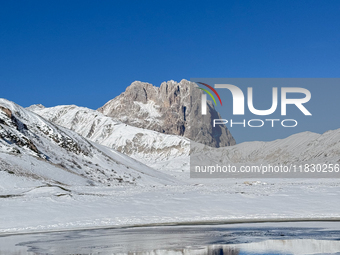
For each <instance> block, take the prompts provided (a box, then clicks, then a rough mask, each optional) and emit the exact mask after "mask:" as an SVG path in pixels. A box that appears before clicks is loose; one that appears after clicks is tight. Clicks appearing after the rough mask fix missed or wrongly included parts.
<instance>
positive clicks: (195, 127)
mask: <svg viewBox="0 0 340 255" xmlns="http://www.w3.org/2000/svg"><path fill="white" fill-rule="evenodd" d="M195 87H197V85H196V84H195V83H192V82H189V81H187V80H182V81H181V82H179V83H177V82H175V81H168V82H163V83H162V84H161V86H160V87H155V86H153V85H152V84H149V83H145V82H140V81H135V82H133V83H132V84H131V85H130V86H129V87H127V88H126V91H125V92H123V93H122V94H121V95H119V96H118V97H116V98H114V99H112V100H110V101H109V102H107V103H106V104H105V105H104V106H102V107H101V108H99V109H98V111H99V112H102V113H103V114H104V115H107V116H109V117H112V118H115V119H117V120H119V121H121V122H123V123H126V124H129V125H132V126H136V127H140V128H145V129H150V130H154V131H158V132H161V133H165V134H174V135H180V136H184V137H187V138H189V139H191V140H193V141H196V142H199V143H202V144H205V145H209V146H211V147H224V146H230V145H234V144H235V140H234V138H233V137H232V135H231V134H230V132H229V130H228V129H227V128H226V126H225V125H219V126H216V127H215V128H213V127H212V121H213V119H218V118H221V117H220V115H219V113H218V112H217V111H216V110H215V108H214V106H213V104H212V103H211V102H210V101H208V107H207V115H201V95H202V93H203V92H202V91H201V90H199V89H197V88H195Z"/></svg>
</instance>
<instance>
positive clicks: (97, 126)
mask: <svg viewBox="0 0 340 255" xmlns="http://www.w3.org/2000/svg"><path fill="white" fill-rule="evenodd" d="M34 112H36V113H37V114H39V115H41V116H43V117H44V118H46V119H48V120H50V121H52V122H54V123H56V124H58V125H61V126H64V127H66V128H69V129H71V130H74V131H76V132H77V133H79V134H80V135H82V136H84V137H87V138H88V139H90V140H92V141H94V142H97V143H99V144H102V145H105V146H108V147H111V148H114V149H115V150H118V151H120V152H122V153H124V154H128V155H130V156H131V157H133V158H135V159H137V160H139V161H142V162H143V163H145V164H147V165H149V166H151V167H153V168H156V169H159V170H162V171H182V170H185V171H189V167H188V166H189V151H190V142H189V140H188V139H187V138H184V137H181V136H176V135H166V134H162V133H159V132H156V131H151V130H147V129H142V128H137V127H133V126H129V125H126V124H124V123H121V122H119V121H116V120H114V119H113V118H111V117H107V116H104V115H103V114H101V113H99V112H97V111H94V110H91V109H88V108H84V107H77V106H74V105H71V106H56V107H52V108H41V107H40V108H35V109H34ZM191 143H192V149H193V153H194V154H195V153H197V155H199V154H201V153H202V151H203V152H204V154H205V156H206V157H207V158H208V159H210V160H211V161H212V162H213V161H214V160H216V158H218V159H223V160H224V162H225V163H235V164H237V163H253V164H255V163H273V164H274V163H278V162H280V163H282V164H288V163H299V162H316V163H317V162H319V163H320V162H322V163H327V162H333V163H334V162H339V160H340V158H339V155H340V129H338V130H331V131H328V132H325V133H324V134H317V133H313V132H302V133H298V134H294V135H292V136H290V137H287V138H285V139H278V140H275V141H270V142H245V143H241V144H238V145H234V146H229V147H221V148H212V147H209V146H206V145H203V144H199V143H195V142H191ZM174 159H176V160H174Z"/></svg>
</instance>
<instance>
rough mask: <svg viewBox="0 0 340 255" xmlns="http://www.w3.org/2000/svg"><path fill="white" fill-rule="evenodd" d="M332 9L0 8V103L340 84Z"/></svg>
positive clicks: (338, 12) (84, 101)
mask: <svg viewBox="0 0 340 255" xmlns="http://www.w3.org/2000/svg"><path fill="white" fill-rule="evenodd" d="M339 17H340V1H338V0H327V1H322V0H320V1H313V0H308V1H296V0H294V1H290V0H285V1H282V0H279V1H277V0H268V1H262V0H258V1H242V0H240V1H225V0H224V1H209V2H208V1H176V0H171V1H170V0H169V1H139V0H138V1H85V0H82V1H72V0H68V1H63V0H58V1H52V0H49V1H46V0H44V1H39V0H35V1H24V0H23V1H16V0H13V1H3V0H1V7H0V32H1V33H0V84H1V95H0V97H4V98H7V99H9V100H12V101H14V102H16V103H18V104H20V105H22V106H29V105H31V104H35V103H41V104H43V105H45V106H55V105H61V104H76V105H79V106H86V107H89V108H92V109H96V108H98V107H100V106H102V105H103V104H104V103H105V102H107V101H108V100H110V99H112V98H114V97H115V96H117V95H119V94H120V93H121V92H123V91H124V90H125V88H126V87H127V86H128V85H129V84H130V83H131V82H133V81H135V80H141V81H146V82H150V83H152V84H154V85H159V84H160V83H161V82H162V81H165V80H170V79H173V80H176V81H180V80H181V79H183V78H185V79H188V80H189V79H190V78H192V77H240V78H245V77H339V63H340V32H339V31H340V18H339Z"/></svg>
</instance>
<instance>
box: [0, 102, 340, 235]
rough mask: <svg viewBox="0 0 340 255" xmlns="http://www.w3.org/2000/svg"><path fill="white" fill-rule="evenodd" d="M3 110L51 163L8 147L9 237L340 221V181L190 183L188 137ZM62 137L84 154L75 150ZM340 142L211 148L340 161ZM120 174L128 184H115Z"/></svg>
mask: <svg viewBox="0 0 340 255" xmlns="http://www.w3.org/2000/svg"><path fill="white" fill-rule="evenodd" d="M0 106H3V107H6V108H8V109H10V110H11V111H12V112H13V113H15V114H16V117H17V118H19V119H20V120H21V121H22V122H23V123H25V124H26V125H27V126H28V131H25V132H24V131H23V132H19V131H18V130H16V129H15V128H14V127H11V126H8V125H7V126H6V125H1V127H2V128H3V130H5V131H6V132H10V133H11V134H13V135H16V136H18V137H21V138H22V139H24V138H27V139H30V140H31V141H33V142H34V144H35V145H36V146H37V148H38V150H39V151H40V152H41V153H42V154H43V155H46V156H47V157H48V158H49V160H46V159H44V158H41V157H39V156H38V155H37V154H36V153H33V152H32V151H31V150H29V148H23V147H20V146H17V145H16V144H10V143H7V142H6V141H4V140H3V139H0V142H1V143H0V146H1V152H0V170H1V171H0V215H1V216H2V217H0V233H2V234H6V233H18V232H32V231H51V230H61V229H79V228H98V227H110V226H131V225H140V224H142V225H144V224H155V223H158V224H165V223H180V222H182V223H184V222H247V221H270V220H273V221H275V220H292V219H294V220H296V219H300V220H306V219H307V220H308V219H310V220H312V219H314V220H315V219H323V220H330V219H333V220H335V219H336V220H339V219H340V213H339V212H340V203H339V195H340V188H339V186H340V181H339V180H338V179H322V180H319V179H258V178H256V179H255V178H253V179H244V180H243V179H190V178H189V173H188V159H189V158H188V155H189V150H190V146H189V141H188V140H187V139H185V138H182V137H178V136H172V135H164V134H160V133H157V132H154V131H150V130H145V129H140V128H135V127H131V126H127V125H125V124H122V123H120V122H117V121H114V120H113V119H111V118H109V117H105V116H103V115H101V114H100V113H98V112H96V111H93V110H90V109H87V108H79V107H76V106H58V107H54V108H42V107H38V108H35V109H34V111H35V112H37V111H38V113H39V114H41V115H42V116H43V117H44V118H41V117H40V116H38V115H36V114H34V113H32V112H30V111H28V110H25V109H23V108H21V107H19V106H17V105H15V104H13V103H12V102H9V101H7V100H4V99H1V100H0ZM17 113H19V114H17ZM1 117H2V118H4V119H5V117H3V116H1ZM48 120H49V121H52V122H53V121H55V123H57V124H58V125H61V126H64V127H61V126H58V125H54V124H52V123H51V122H49V121H48ZM7 121H10V120H7ZM8 123H9V125H10V124H11V123H10V122H8ZM38 127H39V128H40V129H39V128H38ZM92 127H93V128H92ZM67 128H69V129H72V130H74V131H76V132H77V133H79V134H81V135H82V136H83V137H87V138H88V139H90V140H91V141H89V140H87V139H85V138H83V137H82V136H80V135H78V134H76V133H75V132H73V131H71V130H69V129H67ZM54 138H55V139H56V138H58V139H57V140H56V141H67V142H68V143H66V146H71V145H72V146H71V147H70V148H74V147H73V146H76V145H77V146H78V147H79V150H80V151H82V152H77V153H76V152H73V151H68V150H67V149H65V148H64V147H62V146H61V143H60V142H56V141H55V140H54ZM339 139H340V130H335V131H329V132H327V133H325V134H322V135H319V134H314V133H309V132H306V133H301V134H296V135H294V136H292V137H288V138H286V139H283V140H277V141H273V142H268V143H264V142H252V143H244V144H239V145H236V146H233V147H228V148H220V149H211V148H208V147H206V146H203V148H202V149H204V150H207V151H209V150H217V151H218V153H220V154H219V155H220V156H221V157H225V158H227V159H228V160H230V162H244V161H246V162H258V161H261V160H262V159H266V161H267V162H275V161H276V160H278V159H279V160H285V161H292V162H293V161H294V162H295V161H297V160H300V161H305V160H311V161H313V160H321V159H323V160H328V158H331V159H334V158H337V157H338V155H340V154H339ZM99 143H101V145H99ZM70 144H71V145H70ZM106 146H108V147H106ZM78 147H77V148H78ZM109 147H111V148H109ZM67 148H68V147H67ZM70 148H68V149H70ZM112 148H114V149H117V148H118V149H119V148H120V151H121V152H125V153H126V154H129V155H131V156H132V157H134V158H135V159H140V160H141V161H143V163H147V164H148V165H149V166H146V165H144V164H142V163H140V162H138V161H136V160H135V159H132V158H130V157H128V156H127V155H125V154H122V153H121V152H117V151H116V150H114V149H112ZM10 149H18V150H20V151H21V153H20V154H15V153H14V152H11V151H10ZM211 153H212V154H211V155H216V154H214V153H216V151H214V152H211ZM296 157H298V158H296ZM73 161H74V162H75V163H76V164H75V163H72V164H71V162H73ZM58 164H63V166H61V165H58ZM77 165H79V166H80V167H81V168H79V167H77ZM150 166H151V167H153V169H152V168H151V167H150ZM112 169H114V170H115V171H116V172H117V176H116V177H121V178H123V179H124V182H123V183H121V184H119V183H118V184H117V183H116V182H115V180H109V181H108V180H107V178H110V176H111V175H110V172H111V170H112ZM158 170H160V171H158ZM86 172H87V173H89V174H86ZM165 173H170V174H171V175H172V176H174V177H175V178H174V177H171V176H170V175H168V174H165ZM133 179H135V180H134V181H133V184H129V182H130V181H132V180H133ZM89 181H91V182H89ZM90 183H92V185H93V186H91V185H90ZM108 184H112V185H111V186H108Z"/></svg>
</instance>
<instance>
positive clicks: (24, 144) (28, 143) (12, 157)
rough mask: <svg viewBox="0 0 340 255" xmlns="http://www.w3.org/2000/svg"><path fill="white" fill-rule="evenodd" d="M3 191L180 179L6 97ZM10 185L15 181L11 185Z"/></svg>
mask: <svg viewBox="0 0 340 255" xmlns="http://www.w3.org/2000/svg"><path fill="white" fill-rule="evenodd" d="M0 175H1V178H0V180H1V182H0V190H2V188H3V187H6V186H7V185H18V184H19V186H20V183H31V184H32V185H41V184H46V183H47V184H49V185H51V184H53V185H54V184H58V185H105V186H112V185H140V184H153V185H154V184H169V183H175V181H174V180H173V179H172V178H171V177H169V176H167V175H165V174H162V173H159V172H158V171H156V170H154V169H152V168H150V167H148V166H146V165H144V164H142V163H140V162H138V161H136V160H134V159H132V158H130V157H128V156H126V155H124V154H122V153H120V152H117V151H115V150H113V149H111V148H108V147H105V146H103V145H99V144H96V143H93V142H91V141H88V140H87V139H85V138H83V137H82V136H80V135H79V134H77V133H76V132H73V131H71V130H69V129H66V128H64V127H61V126H57V125H55V124H53V123H51V122H49V121H47V120H46V119H44V118H42V117H40V116H39V115H37V114H35V113H33V112H31V111H28V110H26V109H24V108H22V107H20V106H19V105H16V104H15V103H13V102H10V101H8V100H6V99H0ZM8 182H9V183H10V184H9V183H8Z"/></svg>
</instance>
